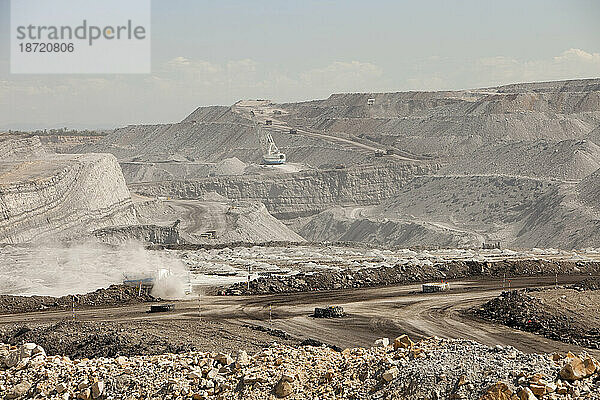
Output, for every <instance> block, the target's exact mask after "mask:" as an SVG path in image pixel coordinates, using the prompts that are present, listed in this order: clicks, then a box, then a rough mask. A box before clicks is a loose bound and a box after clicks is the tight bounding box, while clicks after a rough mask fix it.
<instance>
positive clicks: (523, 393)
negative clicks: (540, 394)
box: [519, 388, 538, 400]
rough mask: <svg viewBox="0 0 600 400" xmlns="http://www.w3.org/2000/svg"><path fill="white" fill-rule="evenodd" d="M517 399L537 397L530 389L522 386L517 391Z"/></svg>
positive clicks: (536, 399) (533, 399)
mask: <svg viewBox="0 0 600 400" xmlns="http://www.w3.org/2000/svg"><path fill="white" fill-rule="evenodd" d="M519 400H538V398H537V397H536V396H535V394H533V392H532V391H531V389H529V388H523V389H521V390H520V391H519Z"/></svg>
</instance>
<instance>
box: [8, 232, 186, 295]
mask: <svg viewBox="0 0 600 400" xmlns="http://www.w3.org/2000/svg"><path fill="white" fill-rule="evenodd" d="M187 277H188V272H187V269H186V266H185V264H184V263H183V262H181V260H180V259H179V258H177V256H176V255H175V254H174V253H172V252H168V251H150V250H146V249H145V248H144V247H143V245H142V244H140V243H138V242H129V243H126V244H123V245H121V246H118V247H114V246H107V245H104V244H102V243H99V242H96V241H87V242H84V243H77V244H71V245H68V246H65V245H51V244H46V245H40V246H35V247H33V246H18V247H17V246H4V247H0V294H11V295H23V296H30V295H48V296H64V295H67V294H79V293H87V292H91V291H94V290H96V289H99V288H103V287H108V286H110V285H111V284H119V283H122V282H123V280H124V279H143V278H154V279H155V281H156V288H155V289H154V291H155V292H153V294H155V295H156V296H159V297H162V298H164V299H172V298H181V297H183V296H184V294H185V282H186V281H187V279H188V278H187ZM157 278H160V279H157Z"/></svg>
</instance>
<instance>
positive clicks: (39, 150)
mask: <svg viewBox="0 0 600 400" xmlns="http://www.w3.org/2000/svg"><path fill="white" fill-rule="evenodd" d="M49 154H50V153H49V152H48V150H46V148H45V147H44V146H43V145H42V142H41V141H40V139H39V138H38V137H37V136H35V137H32V138H23V137H19V136H17V137H10V138H6V139H2V137H0V160H1V161H9V160H29V159H34V158H40V157H45V156H47V155H49Z"/></svg>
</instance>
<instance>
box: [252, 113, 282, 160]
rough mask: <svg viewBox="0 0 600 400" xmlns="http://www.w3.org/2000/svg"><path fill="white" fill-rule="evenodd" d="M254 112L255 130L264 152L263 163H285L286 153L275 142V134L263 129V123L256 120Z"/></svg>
mask: <svg viewBox="0 0 600 400" xmlns="http://www.w3.org/2000/svg"><path fill="white" fill-rule="evenodd" d="M251 114H252V122H253V123H254V131H255V132H256V137H257V138H258V143H259V144H260V148H261V150H262V152H263V157H262V158H263V164H266V165H281V164H285V160H286V159H285V153H282V152H281V151H279V148H278V147H277V145H276V144H275V141H274V140H273V136H271V133H269V132H266V131H265V130H263V129H262V127H261V124H260V123H259V122H258V121H257V120H256V117H255V115H254V111H252V112H251Z"/></svg>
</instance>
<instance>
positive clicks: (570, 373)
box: [560, 357, 596, 381]
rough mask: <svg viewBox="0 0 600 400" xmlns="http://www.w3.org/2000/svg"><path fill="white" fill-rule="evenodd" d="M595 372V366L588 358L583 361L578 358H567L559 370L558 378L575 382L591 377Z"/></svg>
mask: <svg viewBox="0 0 600 400" xmlns="http://www.w3.org/2000/svg"><path fill="white" fill-rule="evenodd" d="M595 371H596V365H595V364H594V361H593V360H592V359H591V358H590V357H587V358H586V359H585V360H581V358H579V357H569V358H567V362H566V364H565V365H564V366H563V367H562V369H561V370H560V377H561V378H563V379H566V380H568V381H576V380H579V379H583V378H585V377H588V376H590V375H592V374H593V373H594V372H595Z"/></svg>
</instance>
